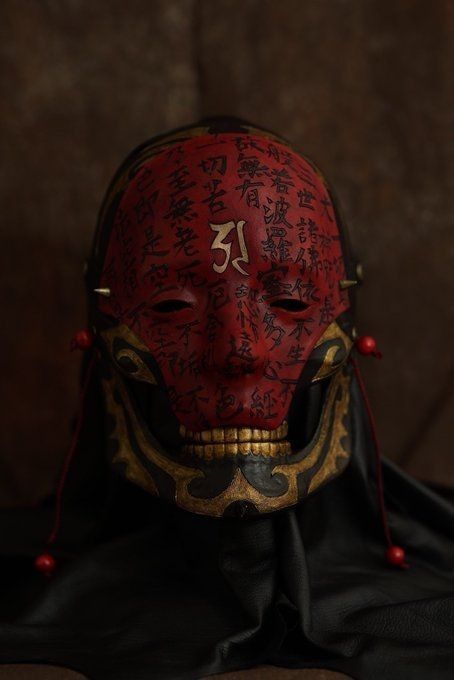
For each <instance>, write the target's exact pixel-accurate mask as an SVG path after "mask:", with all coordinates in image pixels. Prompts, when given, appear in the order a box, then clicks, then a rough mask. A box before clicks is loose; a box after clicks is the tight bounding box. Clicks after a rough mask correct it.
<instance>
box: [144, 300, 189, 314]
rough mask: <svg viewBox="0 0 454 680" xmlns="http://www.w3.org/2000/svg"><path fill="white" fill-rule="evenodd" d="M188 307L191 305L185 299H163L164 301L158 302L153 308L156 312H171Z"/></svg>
mask: <svg viewBox="0 0 454 680" xmlns="http://www.w3.org/2000/svg"><path fill="white" fill-rule="evenodd" d="M188 307H191V305H190V303H189V302H186V301H185V300H163V301H162V302H157V303H156V304H155V305H153V306H152V310H153V311H154V312H161V313H164V314H169V313H170V312H178V311H179V310H180V309H187V308H188Z"/></svg>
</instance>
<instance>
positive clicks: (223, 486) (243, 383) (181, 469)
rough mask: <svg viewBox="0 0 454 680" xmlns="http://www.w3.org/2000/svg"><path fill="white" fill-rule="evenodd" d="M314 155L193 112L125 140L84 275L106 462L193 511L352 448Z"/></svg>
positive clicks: (289, 492)
mask: <svg viewBox="0 0 454 680" xmlns="http://www.w3.org/2000/svg"><path fill="white" fill-rule="evenodd" d="M341 236H342V234H341V233H340V221H339V217H338V214H337V211H336V209H335V206H334V205H333V201H332V198H331V195H330V193H329V191H328V189H327V186H326V183H325V181H324V179H323V177H322V176H321V175H320V173H319V171H318V170H317V169H316V168H315V167H314V166H313V164H312V163H310V162H309V161H307V160H306V159H305V158H303V157H302V156H301V155H299V154H298V153H296V152H295V151H294V150H292V149H291V148H290V147H289V146H288V144H287V143H285V142H283V141H282V140H280V139H278V138H276V137H275V136H273V135H272V134H270V133H268V132H264V131H263V130H258V129H254V128H251V127H249V126H248V125H245V124H243V123H241V122H238V121H234V122H233V123H231V124H230V128H229V127H228V126H227V125H226V122H225V120H223V121H222V120H221V121H217V122H216V121H212V122H211V123H210V122H207V123H206V124H203V123H202V124H201V126H199V127H191V128H186V129H181V130H178V131H176V132H174V133H170V134H169V135H167V136H163V137H160V138H158V139H155V140H152V141H151V142H149V143H146V144H144V145H142V146H141V147H140V148H139V149H137V150H136V151H134V152H133V153H132V154H131V155H130V156H129V158H128V159H127V160H126V161H125V163H123V165H122V166H121V168H120V170H119V171H118V173H117V175H116V177H115V178H114V180H113V182H112V184H111V187H110V189H109V191H108V194H107V197H106V199H105V201H104V204H103V207H102V210H101V215H100V220H99V226H98V231H97V235H96V239H95V246H94V253H93V257H92V260H91V261H90V268H89V285H90V296H91V301H92V305H91V308H92V322H93V326H94V328H95V332H96V335H97V337H98V344H99V347H100V349H101V357H102V363H103V366H104V370H103V374H102V383H103V389H104V394H105V400H106V409H107V413H108V421H107V425H108V428H109V433H108V434H109V438H110V443H111V455H112V461H113V464H114V465H116V466H118V467H119V468H120V469H121V470H122V472H123V473H124V475H126V477H127V478H128V479H130V480H132V481H133V482H135V483H137V484H138V485H140V486H141V487H143V488H144V489H146V490H148V491H149V492H151V493H152V494H155V495H156V496H159V497H161V498H163V499H167V500H169V501H171V502H173V503H176V504H177V505H178V506H180V507H181V508H184V509H186V510H189V511H191V512H195V513H199V514H204V515H211V516H223V515H232V514H236V515H240V516H243V515H246V514H251V513H252V514H255V513H266V512H271V511H274V510H278V509H281V508H285V507H289V506H291V505H294V504H296V503H297V502H299V501H300V500H301V499H303V498H304V497H306V496H307V495H308V494H310V493H312V492H313V491H315V490H316V489H317V488H319V487H320V486H321V485H322V484H324V483H326V482H327V481H329V480H331V479H332V478H334V477H335V476H337V475H338V474H339V473H340V472H341V471H342V470H343V469H344V468H345V466H346V464H347V462H348V458H349V436H348V427H347V421H346V415H347V411H348V404H349V370H348V368H347V367H346V359H347V358H348V354H349V351H350V349H351V345H352V341H351V329H350V325H349V315H348V310H349V307H350V302H349V293H348V292H347V290H346V288H347V286H348V285H349V278H351V274H350V273H349V272H348V271H347V269H348V266H349V265H348V266H347V264H348V263H347V258H346V256H345V248H344V245H343V239H342V238H341Z"/></svg>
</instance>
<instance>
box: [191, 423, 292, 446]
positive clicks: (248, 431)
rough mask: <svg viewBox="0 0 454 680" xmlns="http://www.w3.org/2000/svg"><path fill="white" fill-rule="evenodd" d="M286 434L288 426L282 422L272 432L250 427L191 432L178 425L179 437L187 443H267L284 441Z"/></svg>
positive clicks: (215, 428) (218, 428)
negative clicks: (187, 441)
mask: <svg viewBox="0 0 454 680" xmlns="http://www.w3.org/2000/svg"><path fill="white" fill-rule="evenodd" d="M287 433H288V424H287V421H286V420H284V422H283V423H282V425H279V427H277V428H276V429H274V430H262V429H252V428H250V427H213V428H212V429H211V430H202V431H200V432H193V431H192V430H188V429H187V428H186V427H185V426H184V425H180V435H181V436H182V437H183V438H184V439H186V440H189V441H194V442H207V443H210V444H211V443H222V442H232V443H235V442H269V441H276V440H278V439H284V437H286V436H287Z"/></svg>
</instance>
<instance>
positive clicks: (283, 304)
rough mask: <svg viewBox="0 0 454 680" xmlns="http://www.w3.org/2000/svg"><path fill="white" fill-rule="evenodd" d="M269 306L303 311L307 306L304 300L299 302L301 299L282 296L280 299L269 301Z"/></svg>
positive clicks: (290, 310)
mask: <svg viewBox="0 0 454 680" xmlns="http://www.w3.org/2000/svg"><path fill="white" fill-rule="evenodd" d="M271 307H277V308H278V309H283V310H285V311H286V312H303V311H304V310H305V309H307V308H308V305H306V304H305V303H304V302H301V300H294V299H291V298H283V299H282V300H274V301H273V302H272V303H271Z"/></svg>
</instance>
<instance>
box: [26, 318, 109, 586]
mask: <svg viewBox="0 0 454 680" xmlns="http://www.w3.org/2000/svg"><path fill="white" fill-rule="evenodd" d="M86 333H88V331H79V332H78V333H76V335H75V336H74V338H73V341H72V343H71V350H73V349H89V348H90V347H91V346H92V345H93V337H92V336H91V334H90V338H88V336H87V335H85V334H86ZM79 334H84V335H83V337H82V336H81V338H82V341H81V343H78V341H77V340H76V338H77V336H78V335H79ZM79 339H80V338H79ZM82 344H86V346H85V347H83V346H82ZM95 360H96V356H95V354H92V356H91V357H90V360H89V363H88V366H87V369H86V372H85V377H84V382H83V385H82V389H81V390H80V393H79V400H78V404H77V411H76V414H77V416H76V426H75V428H74V432H73V435H72V438H71V444H70V447H69V450H68V453H67V454H66V458H65V460H64V463H63V467H62V471H61V473H60V478H59V481H58V486H57V491H56V496H55V512H54V525H53V527H52V531H51V532H50V534H49V536H48V537H47V540H46V544H47V546H51V545H53V543H55V540H56V538H57V535H58V532H59V530H60V524H61V513H62V499H63V489H64V486H65V482H66V478H67V476H68V471H69V467H70V465H71V461H72V459H73V457H74V453H75V452H76V448H77V444H78V443H79V437H80V432H81V429H82V425H83V421H84V417H85V399H86V396H87V392H88V388H89V385H90V381H91V375H92V373H93V366H94V364H95ZM34 565H35V569H36V570H37V571H39V572H41V573H42V574H46V575H47V576H49V575H50V574H52V572H53V571H54V570H55V567H56V561H55V558H54V557H52V555H51V554H50V553H49V552H43V553H41V554H40V555H38V556H37V557H36V558H35V560H34Z"/></svg>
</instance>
